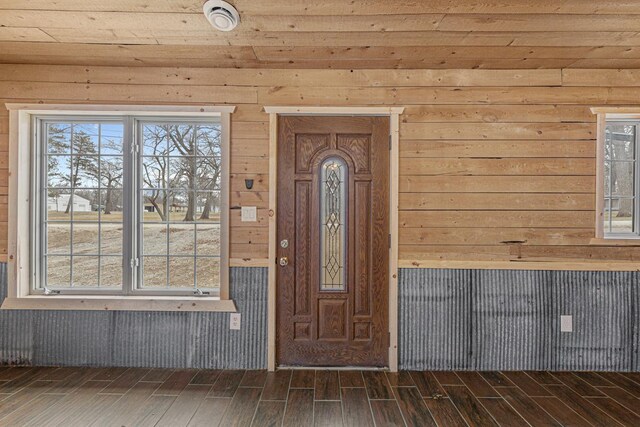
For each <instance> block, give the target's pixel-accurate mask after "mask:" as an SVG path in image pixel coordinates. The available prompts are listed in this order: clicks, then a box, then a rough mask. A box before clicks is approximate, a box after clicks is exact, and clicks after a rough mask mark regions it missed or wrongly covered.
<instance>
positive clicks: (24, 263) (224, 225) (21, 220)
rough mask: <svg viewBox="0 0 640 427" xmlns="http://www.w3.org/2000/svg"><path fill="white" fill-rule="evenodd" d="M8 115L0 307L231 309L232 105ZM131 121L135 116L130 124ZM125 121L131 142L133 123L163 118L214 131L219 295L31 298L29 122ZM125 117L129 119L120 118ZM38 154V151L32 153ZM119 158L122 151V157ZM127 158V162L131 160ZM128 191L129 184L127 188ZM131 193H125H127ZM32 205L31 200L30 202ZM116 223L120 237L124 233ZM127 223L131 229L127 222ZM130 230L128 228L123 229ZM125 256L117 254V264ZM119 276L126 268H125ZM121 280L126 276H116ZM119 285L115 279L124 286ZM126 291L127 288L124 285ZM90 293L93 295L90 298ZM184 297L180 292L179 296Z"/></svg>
mask: <svg viewBox="0 0 640 427" xmlns="http://www.w3.org/2000/svg"><path fill="white" fill-rule="evenodd" d="M6 107H7V109H8V110H9V111H10V125H9V128H10V129H9V140H10V141H9V145H10V147H9V151H10V152H9V165H10V179H9V197H8V199H9V202H8V203H9V233H8V234H9V236H8V237H9V248H8V261H9V263H8V283H9V289H8V291H9V292H8V297H7V298H6V299H5V301H4V303H3V306H2V308H3V309H4V308H8V309H11V308H19V309H24V308H35V309H39V308H40V309H63V310H64V309H69V310H83V309H84V310H105V309H106V310H140V311H148V310H169V311H235V304H234V303H233V301H231V300H230V299H229V225H230V224H229V193H230V189H229V178H230V169H229V167H230V156H231V152H230V132H231V129H230V127H231V119H230V115H231V113H233V111H234V110H235V107H234V106H226V105H225V106H197V107H193V106H126V105H125V106H122V105H75V104H50V105H46V104H6ZM132 116H135V120H133V118H132ZM116 117H117V118H118V119H121V120H122V119H123V118H125V134H126V133H127V132H130V133H131V135H129V140H130V141H133V132H135V131H136V130H135V129H134V125H135V123H137V122H139V121H147V120H156V121H168V120H170V119H176V120H181V119H182V118H184V119H185V120H187V121H189V120H191V121H199V122H203V121H208V120H211V119H214V120H215V121H216V122H218V123H220V126H221V162H222V169H223V171H224V172H223V173H222V177H221V187H222V188H221V195H220V197H221V203H220V205H221V206H220V224H221V225H220V226H221V247H220V290H219V295H215V296H214V295H206V294H205V295H199V294H197V292H194V291H192V290H191V289H187V290H177V291H176V290H164V289H163V290H161V291H160V292H158V290H155V289H154V290H153V291H148V290H139V289H136V290H135V292H127V293H125V292H123V291H124V286H126V285H125V283H123V291H120V290H119V289H118V290H117V291H116V292H113V290H97V289H91V290H90V292H86V291H85V290H82V291H79V292H78V291H75V292H74V291H70V290H65V292H64V293H60V294H57V293H55V294H48V295H45V293H44V292H36V289H35V287H32V279H33V277H34V274H35V271H34V268H33V265H34V262H37V261H38V260H37V259H36V255H35V254H34V252H33V250H32V246H33V245H31V244H30V242H31V241H32V237H33V236H32V233H33V227H34V225H37V226H40V224H35V223H34V218H33V214H34V213H35V211H34V209H35V207H32V202H34V200H33V199H32V194H37V193H33V191H34V189H38V188H41V187H39V186H38V183H37V182H35V181H36V180H35V179H33V176H34V175H33V172H34V171H33V156H34V155H35V154H38V152H37V151H35V144H37V143H38V139H37V131H38V129H37V126H36V120H38V119H39V118H44V119H45V120H50V119H54V118H55V119H60V118H62V119H63V120H69V119H70V118H73V119H78V120H91V119H94V120H95V119H98V120H105V119H106V120H108V119H115V118H116ZM126 117H129V118H126ZM40 154H41V153H40ZM124 157H125V158H126V157H127V152H126V151H125V152H124ZM131 158H133V156H131ZM134 187H135V189H134V190H133V191H136V189H137V184H134ZM134 187H132V188H134ZM36 199H39V198H36ZM126 222H127V221H123V226H124V231H123V232H124V233H126V232H127V227H126ZM129 223H130V224H131V225H132V226H133V227H134V228H135V225H134V224H133V220H132V221H129ZM129 230H130V231H131V232H133V231H135V230H131V227H129ZM124 256H126V254H123V258H124ZM125 270H126V269H125ZM123 276H125V277H126V274H123ZM124 281H125V280H123V282H124ZM130 286H131V290H133V288H134V286H135V284H134V282H133V281H132V280H131V281H130ZM96 291H97V292H96ZM185 291H186V292H185Z"/></svg>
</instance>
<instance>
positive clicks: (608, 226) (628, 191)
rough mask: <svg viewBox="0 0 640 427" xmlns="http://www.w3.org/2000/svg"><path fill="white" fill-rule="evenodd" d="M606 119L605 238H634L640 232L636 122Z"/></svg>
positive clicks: (637, 123)
mask: <svg viewBox="0 0 640 427" xmlns="http://www.w3.org/2000/svg"><path fill="white" fill-rule="evenodd" d="M639 124H640V122H636V121H617V120H608V121H607V124H606V127H605V132H604V168H603V169H604V215H603V222H604V223H603V229H604V233H605V237H621V238H624V237H635V236H638V235H640V233H639V227H638V226H639V219H638V212H639V197H638V192H639V191H638V188H639V187H638V176H639V170H638V169H639V165H638V162H637V156H638V154H637V153H638V145H639V144H638V125H639Z"/></svg>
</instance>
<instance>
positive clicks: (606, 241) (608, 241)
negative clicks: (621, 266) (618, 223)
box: [589, 237, 640, 246]
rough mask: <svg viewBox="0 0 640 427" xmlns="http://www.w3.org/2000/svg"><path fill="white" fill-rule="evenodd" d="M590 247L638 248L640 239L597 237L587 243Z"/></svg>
mask: <svg viewBox="0 0 640 427" xmlns="http://www.w3.org/2000/svg"><path fill="white" fill-rule="evenodd" d="M589 244H590V245H600V246H640V238H638V237H625V238H623V239H621V238H619V237H617V238H616V237H612V238H603V237H597V238H593V239H591V240H590V241H589Z"/></svg>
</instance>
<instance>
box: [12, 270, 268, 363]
mask: <svg viewBox="0 0 640 427" xmlns="http://www.w3.org/2000/svg"><path fill="white" fill-rule="evenodd" d="M6 270H7V269H6V264H4V263H2V264H0V280H1V286H0V301H2V300H4V298H5V297H6V293H7V286H6V277H7V276H6ZM231 297H232V299H233V300H234V301H235V303H236V305H237V307H238V310H239V311H240V313H242V328H241V330H239V331H231V330H229V314H228V313H179V312H128V311H110V312H106V311H105V312H103V311H11V310H3V311H1V312H0V364H20V365H72V366H140V367H171V368H230V369H231V368H243V369H259V368H266V365H267V362H266V356H267V269H266V268H232V269H231Z"/></svg>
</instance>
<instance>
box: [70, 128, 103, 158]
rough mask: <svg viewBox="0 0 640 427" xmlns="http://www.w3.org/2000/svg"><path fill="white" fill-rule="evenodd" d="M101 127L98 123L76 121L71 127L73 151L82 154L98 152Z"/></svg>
mask: <svg viewBox="0 0 640 427" xmlns="http://www.w3.org/2000/svg"><path fill="white" fill-rule="evenodd" d="M99 127H100V125H99V124H97V123H74V124H73V126H72V128H71V152H72V153H73V154H78V155H81V156H82V155H90V154H98V151H99V150H100V147H99V141H100V139H99V138H100V135H99V132H100V130H99Z"/></svg>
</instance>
